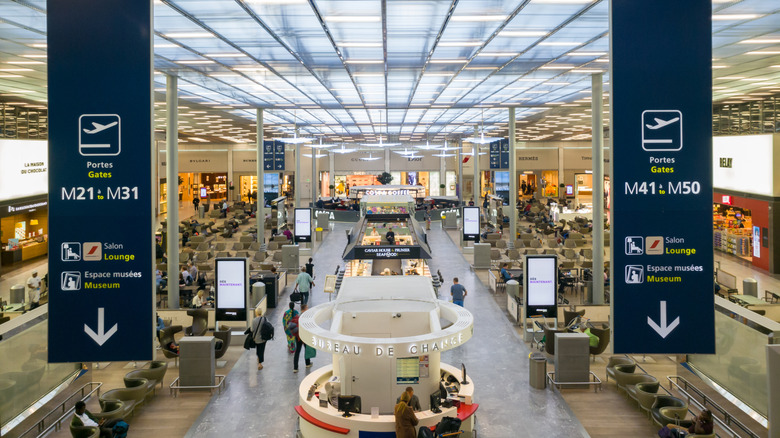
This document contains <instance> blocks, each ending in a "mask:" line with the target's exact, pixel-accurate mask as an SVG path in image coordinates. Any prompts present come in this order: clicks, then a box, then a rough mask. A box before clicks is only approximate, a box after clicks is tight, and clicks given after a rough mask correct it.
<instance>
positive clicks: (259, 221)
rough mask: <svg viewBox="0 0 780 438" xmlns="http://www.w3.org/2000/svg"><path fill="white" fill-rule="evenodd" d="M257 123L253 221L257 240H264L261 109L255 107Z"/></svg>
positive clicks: (260, 241)
mask: <svg viewBox="0 0 780 438" xmlns="http://www.w3.org/2000/svg"><path fill="white" fill-rule="evenodd" d="M255 120H256V123H257V127H256V129H257V191H256V192H255V193H257V212H256V213H255V221H256V226H257V241H258V242H259V243H263V242H264V241H265V208H263V207H265V193H264V192H263V182H264V181H265V155H264V154H265V145H264V144H263V109H262V108H257V114H256V116H255Z"/></svg>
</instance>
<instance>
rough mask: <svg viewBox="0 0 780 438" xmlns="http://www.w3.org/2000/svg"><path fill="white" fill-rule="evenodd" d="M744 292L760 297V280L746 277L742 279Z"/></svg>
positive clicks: (744, 293)
mask: <svg viewBox="0 0 780 438" xmlns="http://www.w3.org/2000/svg"><path fill="white" fill-rule="evenodd" d="M742 294H743V295H750V296H754V297H756V298H758V282H757V281H756V279H755V278H746V279H744V280H742Z"/></svg>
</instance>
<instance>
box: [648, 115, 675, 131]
mask: <svg viewBox="0 0 780 438" xmlns="http://www.w3.org/2000/svg"><path fill="white" fill-rule="evenodd" d="M653 120H655V123H656V125H649V124H646V125H645V126H647V129H661V128H663V127H664V126H666V125H671V124H672V123H674V122H676V121H678V120H680V118H679V117H675V118H673V119H671V120H668V121H666V120H661V119H659V118H654V119H653Z"/></svg>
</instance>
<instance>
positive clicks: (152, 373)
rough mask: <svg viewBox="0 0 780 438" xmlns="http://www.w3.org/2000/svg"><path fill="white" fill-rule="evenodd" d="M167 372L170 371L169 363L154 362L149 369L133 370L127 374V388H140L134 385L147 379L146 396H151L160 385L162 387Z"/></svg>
mask: <svg viewBox="0 0 780 438" xmlns="http://www.w3.org/2000/svg"><path fill="white" fill-rule="evenodd" d="M166 371H168V362H164V361H152V362H151V363H150V364H149V368H144V369H140V370H133V371H130V372H129V373H127V374H125V379H124V380H125V387H127V388H130V387H134V386H138V385H137V383H135V384H134V382H135V381H137V380H141V379H146V380H147V383H146V394H147V395H149V393H153V392H154V389H155V387H156V386H157V384H158V383H159V384H160V386H162V383H163V377H165V372H166Z"/></svg>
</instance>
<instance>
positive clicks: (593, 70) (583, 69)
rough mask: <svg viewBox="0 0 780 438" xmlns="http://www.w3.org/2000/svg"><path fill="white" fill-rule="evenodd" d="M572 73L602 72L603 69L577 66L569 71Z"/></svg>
mask: <svg viewBox="0 0 780 438" xmlns="http://www.w3.org/2000/svg"><path fill="white" fill-rule="evenodd" d="M571 72H572V73H586V74H589V73H604V70H599V69H593V68H578V69H575V70H572V71H571Z"/></svg>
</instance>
